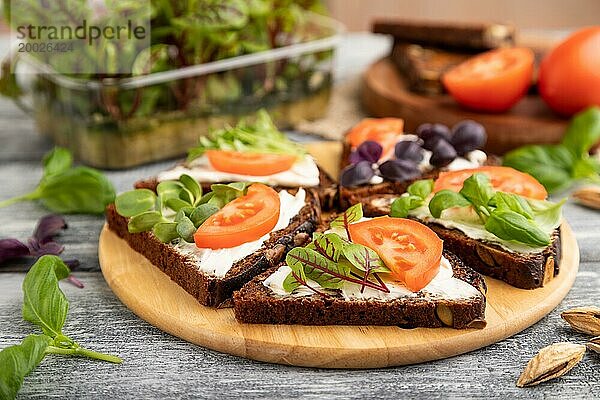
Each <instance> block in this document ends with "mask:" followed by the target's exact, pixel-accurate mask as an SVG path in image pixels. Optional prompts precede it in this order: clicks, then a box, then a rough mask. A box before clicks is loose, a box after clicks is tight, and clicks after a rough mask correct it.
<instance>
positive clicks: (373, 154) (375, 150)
mask: <svg viewBox="0 0 600 400" xmlns="http://www.w3.org/2000/svg"><path fill="white" fill-rule="evenodd" d="M382 153H383V147H381V145H380V144H379V143H377V142H374V141H372V140H367V141H365V142H362V143H361V144H360V146H358V148H357V149H356V150H354V151H353V152H352V153H350V163H351V164H357V163H359V162H361V161H368V162H370V163H371V164H373V163H376V162H377V161H378V160H379V158H380V157H381V154H382Z"/></svg>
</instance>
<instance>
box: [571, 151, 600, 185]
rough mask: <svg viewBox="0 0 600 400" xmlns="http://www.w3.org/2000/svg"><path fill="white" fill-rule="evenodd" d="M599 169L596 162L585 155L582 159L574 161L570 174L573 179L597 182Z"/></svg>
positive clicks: (599, 166) (599, 178)
mask: <svg viewBox="0 0 600 400" xmlns="http://www.w3.org/2000/svg"><path fill="white" fill-rule="evenodd" d="M599 168H600V165H599V162H598V160H596V159H595V158H592V157H589V156H587V155H586V156H584V158H581V159H579V160H575V162H574V163H573V169H572V172H571V174H572V175H573V178H575V179H591V180H593V181H596V182H597V181H599V180H600V177H598V171H599Z"/></svg>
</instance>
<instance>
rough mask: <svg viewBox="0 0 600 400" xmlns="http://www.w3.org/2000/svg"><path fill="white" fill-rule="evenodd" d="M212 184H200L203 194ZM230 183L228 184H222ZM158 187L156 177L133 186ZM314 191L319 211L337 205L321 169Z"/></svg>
mask: <svg viewBox="0 0 600 400" xmlns="http://www.w3.org/2000/svg"><path fill="white" fill-rule="evenodd" d="M213 183H214V182H200V186H202V190H203V192H205V193H206V192H209V191H210V186H211V185H212V184H213ZM223 183H230V182H223ZM157 185H158V179H157V177H151V178H148V179H144V180H141V181H137V182H136V183H135V184H134V186H135V188H136V189H150V190H152V191H156V186H157ZM274 189H276V190H282V189H296V187H286V186H276V187H275V188H274ZM313 189H314V190H316V192H317V194H318V196H319V202H320V205H321V209H323V210H331V209H333V208H334V207H335V206H336V205H337V198H338V197H337V196H338V190H337V183H336V182H335V181H334V180H333V178H331V176H329V174H328V173H327V172H325V171H324V170H323V169H322V168H321V167H319V186H315V187H314V188H313Z"/></svg>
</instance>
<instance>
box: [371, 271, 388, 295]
mask: <svg viewBox="0 0 600 400" xmlns="http://www.w3.org/2000/svg"><path fill="white" fill-rule="evenodd" d="M373 276H374V277H375V279H377V282H379V284H380V285H381V287H382V288H383V291H384V292H386V293H389V292H390V289H388V287H387V286H386V284H385V282H383V279H381V278H380V277H379V275H378V274H377V273H376V272H374V273H373Z"/></svg>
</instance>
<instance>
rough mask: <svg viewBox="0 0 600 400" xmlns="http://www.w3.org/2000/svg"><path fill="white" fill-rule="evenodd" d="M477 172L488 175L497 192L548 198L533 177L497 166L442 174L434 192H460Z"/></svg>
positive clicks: (541, 186) (541, 198)
mask: <svg viewBox="0 0 600 400" xmlns="http://www.w3.org/2000/svg"><path fill="white" fill-rule="evenodd" d="M476 172H479V173H483V174H485V175H487V176H488V177H489V178H490V181H491V183H492V186H493V187H494V189H496V190H500V191H502V192H508V193H514V194H518V195H520V196H524V197H529V198H531V199H538V200H544V199H545V198H546V197H548V192H547V191H546V188H544V186H543V185H542V184H541V183H539V182H538V181H537V180H536V179H535V178H534V177H533V176H531V175H529V174H526V173H524V172H520V171H517V170H516V169H514V168H510V167H496V166H486V167H479V168H472V169H463V170H459V171H448V172H441V173H440V176H439V177H438V178H437V180H436V181H435V184H434V185H433V191H434V192H439V191H440V190H442V189H449V190H452V191H454V192H459V191H460V189H462V186H463V182H464V181H465V179H467V178H468V177H470V176H471V175H473V174H474V173H476Z"/></svg>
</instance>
